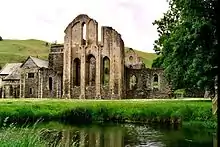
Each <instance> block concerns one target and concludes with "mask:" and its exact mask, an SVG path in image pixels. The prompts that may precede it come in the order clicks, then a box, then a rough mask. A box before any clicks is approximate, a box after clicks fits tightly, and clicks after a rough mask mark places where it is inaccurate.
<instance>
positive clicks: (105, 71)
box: [102, 56, 110, 86]
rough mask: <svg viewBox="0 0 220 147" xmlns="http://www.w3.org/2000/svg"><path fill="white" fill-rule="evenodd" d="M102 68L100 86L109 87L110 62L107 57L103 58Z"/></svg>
mask: <svg viewBox="0 0 220 147" xmlns="http://www.w3.org/2000/svg"><path fill="white" fill-rule="evenodd" d="M102 65H103V67H102V73H103V75H102V84H103V85H104V86H106V85H109V80H110V60H109V58H108V57H106V56H105V57H104V58H103V64H102Z"/></svg>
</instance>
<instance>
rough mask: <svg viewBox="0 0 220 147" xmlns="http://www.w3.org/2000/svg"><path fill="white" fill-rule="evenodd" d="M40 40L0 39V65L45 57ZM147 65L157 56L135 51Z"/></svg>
mask: <svg viewBox="0 0 220 147" xmlns="http://www.w3.org/2000/svg"><path fill="white" fill-rule="evenodd" d="M45 44H46V42H44V41H41V40H35V39H29V40H3V41H0V66H1V67H2V66H3V65H5V64H6V63H8V62H22V61H24V60H25V59H26V58H27V57H28V56H35V57H36V56H38V57H39V58H42V59H47V57H48V53H49V47H46V46H45ZM137 53H138V55H139V56H140V57H141V58H142V60H143V61H144V63H145V64H146V66H147V67H151V64H152V62H153V60H154V59H155V58H156V57H157V55H156V54H154V53H145V52H141V51H137Z"/></svg>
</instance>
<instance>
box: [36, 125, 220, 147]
mask: <svg viewBox="0 0 220 147" xmlns="http://www.w3.org/2000/svg"><path fill="white" fill-rule="evenodd" d="M39 127H43V128H47V131H45V133H44V134H43V136H44V139H45V140H46V141H48V142H51V144H62V146H65V147H69V146H71V145H72V144H74V145H75V146H77V147H215V146H214V145H213V142H214V141H215V138H214V140H213V133H210V132H208V131H205V130H204V131H201V130H200V131H196V130H192V128H188V129H181V128H168V127H158V126H148V125H134V124H103V125H100V124H99V125H98V124H97V125H87V126H71V125H63V124H59V123H54V122H50V123H48V124H43V125H39ZM193 129H195V128H193ZM216 147H217V146H216Z"/></svg>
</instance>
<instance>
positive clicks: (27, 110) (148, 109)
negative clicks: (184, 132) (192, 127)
mask: <svg viewBox="0 0 220 147" xmlns="http://www.w3.org/2000/svg"><path fill="white" fill-rule="evenodd" d="M0 108H1V109H0V118H2V119H4V118H6V117H9V118H8V120H9V122H24V121H26V120H27V119H28V120H29V121H30V122H35V121H36V120H37V119H39V118H42V119H44V120H45V121H51V120H58V121H62V122H68V123H69V122H70V123H91V122H111V121H113V122H122V123H123V122H147V121H153V122H160V121H161V120H163V121H164V120H165V122H160V123H166V122H169V120H181V122H202V123H203V124H204V123H206V124H208V123H209V124H210V123H211V124H212V125H208V126H207V127H216V117H215V116H213V115H212V103H211V101H184V100H178V101H175V100H167V101H159V100H158V101H129V100H117V101H111V100H109V101H97V100H84V101H83V100H55V99H51V100H36V99H31V100H29V99H28V100H27V99H19V100H15V99H13V100H1V101H0Z"/></svg>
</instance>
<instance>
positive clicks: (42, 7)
mask: <svg viewBox="0 0 220 147" xmlns="http://www.w3.org/2000/svg"><path fill="white" fill-rule="evenodd" d="M167 9H168V3H167V2H166V0H2V1H1V2H0V36H2V37H3V39H39V40H45V41H48V42H53V41H55V40H57V41H58V42H59V43H63V38H64V29H65V28H66V26H67V25H68V24H69V22H71V21H72V20H73V19H74V18H75V17H76V16H77V15H79V14H88V16H89V17H91V18H93V19H95V20H96V21H97V22H98V23H99V29H100V26H103V25H104V26H111V27H113V28H114V29H116V30H117V31H118V32H119V33H120V34H121V35H122V38H123V40H124V42H125V46H129V47H132V48H135V49H138V50H142V51H146V52H153V43H154V40H155V39H157V36H158V35H157V30H156V26H153V25H152V22H153V21H154V20H155V19H158V18H161V17H162V15H163V13H164V12H166V10H167ZM99 31H100V30H99Z"/></svg>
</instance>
